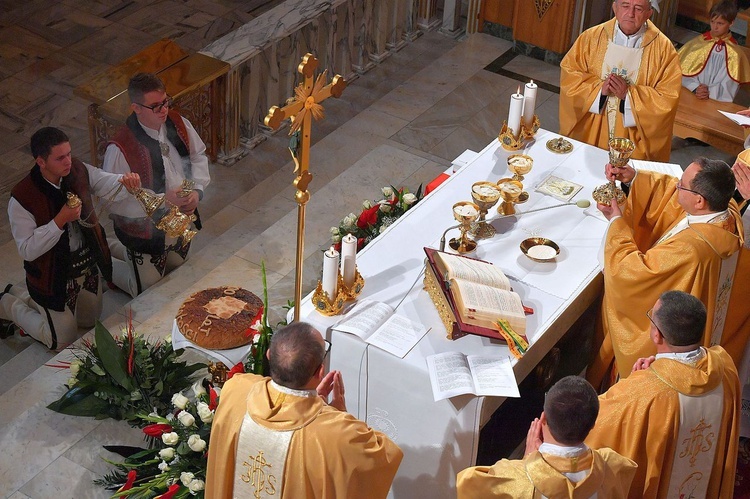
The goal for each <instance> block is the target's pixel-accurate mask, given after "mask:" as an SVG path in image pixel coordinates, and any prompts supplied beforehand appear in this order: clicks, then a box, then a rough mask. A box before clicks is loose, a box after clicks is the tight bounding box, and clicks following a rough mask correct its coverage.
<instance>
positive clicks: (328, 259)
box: [322, 246, 339, 302]
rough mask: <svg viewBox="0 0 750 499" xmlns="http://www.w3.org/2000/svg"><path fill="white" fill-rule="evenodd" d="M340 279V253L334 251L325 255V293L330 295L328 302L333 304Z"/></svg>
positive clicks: (330, 249) (329, 251) (331, 250)
mask: <svg viewBox="0 0 750 499" xmlns="http://www.w3.org/2000/svg"><path fill="white" fill-rule="evenodd" d="M338 278H339V252H338V251H336V250H335V249H333V246H331V247H330V248H329V250H328V251H326V252H325V253H323V281H322V285H323V291H325V292H326V293H328V300H329V301H331V302H333V300H335V299H336V291H337V290H336V287H337V284H338Z"/></svg>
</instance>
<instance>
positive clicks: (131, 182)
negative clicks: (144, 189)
mask: <svg viewBox="0 0 750 499" xmlns="http://www.w3.org/2000/svg"><path fill="white" fill-rule="evenodd" d="M119 182H120V183H121V184H122V185H124V186H125V189H127V190H128V192H131V193H132V192H133V191H135V190H137V189H140V188H141V177H140V175H138V174H137V173H133V172H128V173H126V174H124V175H123V176H122V177H120V180H119Z"/></svg>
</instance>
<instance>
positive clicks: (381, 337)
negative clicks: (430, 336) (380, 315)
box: [365, 314, 427, 359]
mask: <svg viewBox="0 0 750 499" xmlns="http://www.w3.org/2000/svg"><path fill="white" fill-rule="evenodd" d="M426 333H427V328H426V327H424V325H422V324H420V323H419V322H415V321H413V320H411V319H409V318H407V317H404V316H403V315H398V314H394V315H392V316H390V317H389V318H388V320H386V321H385V322H384V323H383V325H382V326H380V327H379V328H378V330H377V331H375V332H374V333H373V334H372V335H370V337H369V338H367V339H366V340H365V341H366V342H367V343H369V344H370V345H373V346H376V347H378V348H380V349H382V350H385V351H386V352H388V353H391V354H393V355H395V356H396V357H398V358H400V359H403V358H404V357H406V354H407V353H409V350H411V349H412V348H414V345H416V344H417V343H418V342H419V340H421V339H422V336H424V335H425V334H426Z"/></svg>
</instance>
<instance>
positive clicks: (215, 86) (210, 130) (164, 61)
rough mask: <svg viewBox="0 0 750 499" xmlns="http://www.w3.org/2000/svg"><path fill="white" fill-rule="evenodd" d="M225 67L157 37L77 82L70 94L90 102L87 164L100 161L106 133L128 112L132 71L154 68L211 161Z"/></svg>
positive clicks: (217, 144) (215, 147) (216, 147)
mask: <svg viewBox="0 0 750 499" xmlns="http://www.w3.org/2000/svg"><path fill="white" fill-rule="evenodd" d="M228 71H229V64H227V63H226V62H222V61H220V60H218V59H215V58H213V57H210V56H207V55H205V54H189V53H188V52H187V51H185V50H184V49H182V48H181V47H179V46H178V45H177V44H176V43H175V42H173V41H171V40H160V41H158V42H156V43H155V44H153V45H150V46H149V47H146V48H145V49H144V50H142V51H141V52H139V53H137V54H135V55H134V56H132V57H129V58H128V59H126V60H124V61H123V62H121V63H120V64H118V65H117V66H115V67H114V68H111V69H109V70H107V71H105V72H104V73H101V74H99V75H97V76H95V77H94V78H92V79H91V80H89V81H88V82H86V83H84V84H82V85H80V86H79V87H77V88H76V89H75V90H74V93H75V94H76V95H77V96H79V97H82V98H84V99H87V100H89V101H91V104H90V105H89V116H88V122H89V135H90V142H91V163H92V164H93V165H94V166H100V165H101V163H102V160H103V159H104V152H105V150H106V148H107V142H108V141H109V138H110V137H111V136H112V134H113V133H114V132H115V130H116V129H117V128H118V127H119V126H121V125H122V124H123V123H125V119H127V117H128V115H129V114H130V112H131V111H130V99H129V98H128V95H127V87H128V82H129V80H130V78H131V77H132V76H133V75H134V74H135V73H138V72H150V73H155V74H157V75H158V76H159V77H160V78H161V79H162V81H163V82H164V85H165V86H166V88H167V93H168V94H169V95H171V96H172V98H173V99H174V102H175V109H176V110H177V111H179V112H180V114H182V115H183V116H184V117H185V118H187V119H188V120H190V122H191V123H192V125H193V127H195V130H196V132H198V134H199V135H200V136H201V138H202V139H203V141H204V142H205V143H206V154H207V155H208V156H209V158H210V159H211V161H215V160H216V154H217V152H218V150H219V148H220V145H221V130H223V117H222V113H221V109H222V106H223V102H224V88H225V84H224V78H223V77H224V76H225V75H226V74H227V72H228Z"/></svg>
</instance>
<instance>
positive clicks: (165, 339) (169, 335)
mask: <svg viewBox="0 0 750 499" xmlns="http://www.w3.org/2000/svg"><path fill="white" fill-rule="evenodd" d="M164 343H172V333H169V334H168V335H166V336H165V337H164Z"/></svg>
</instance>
